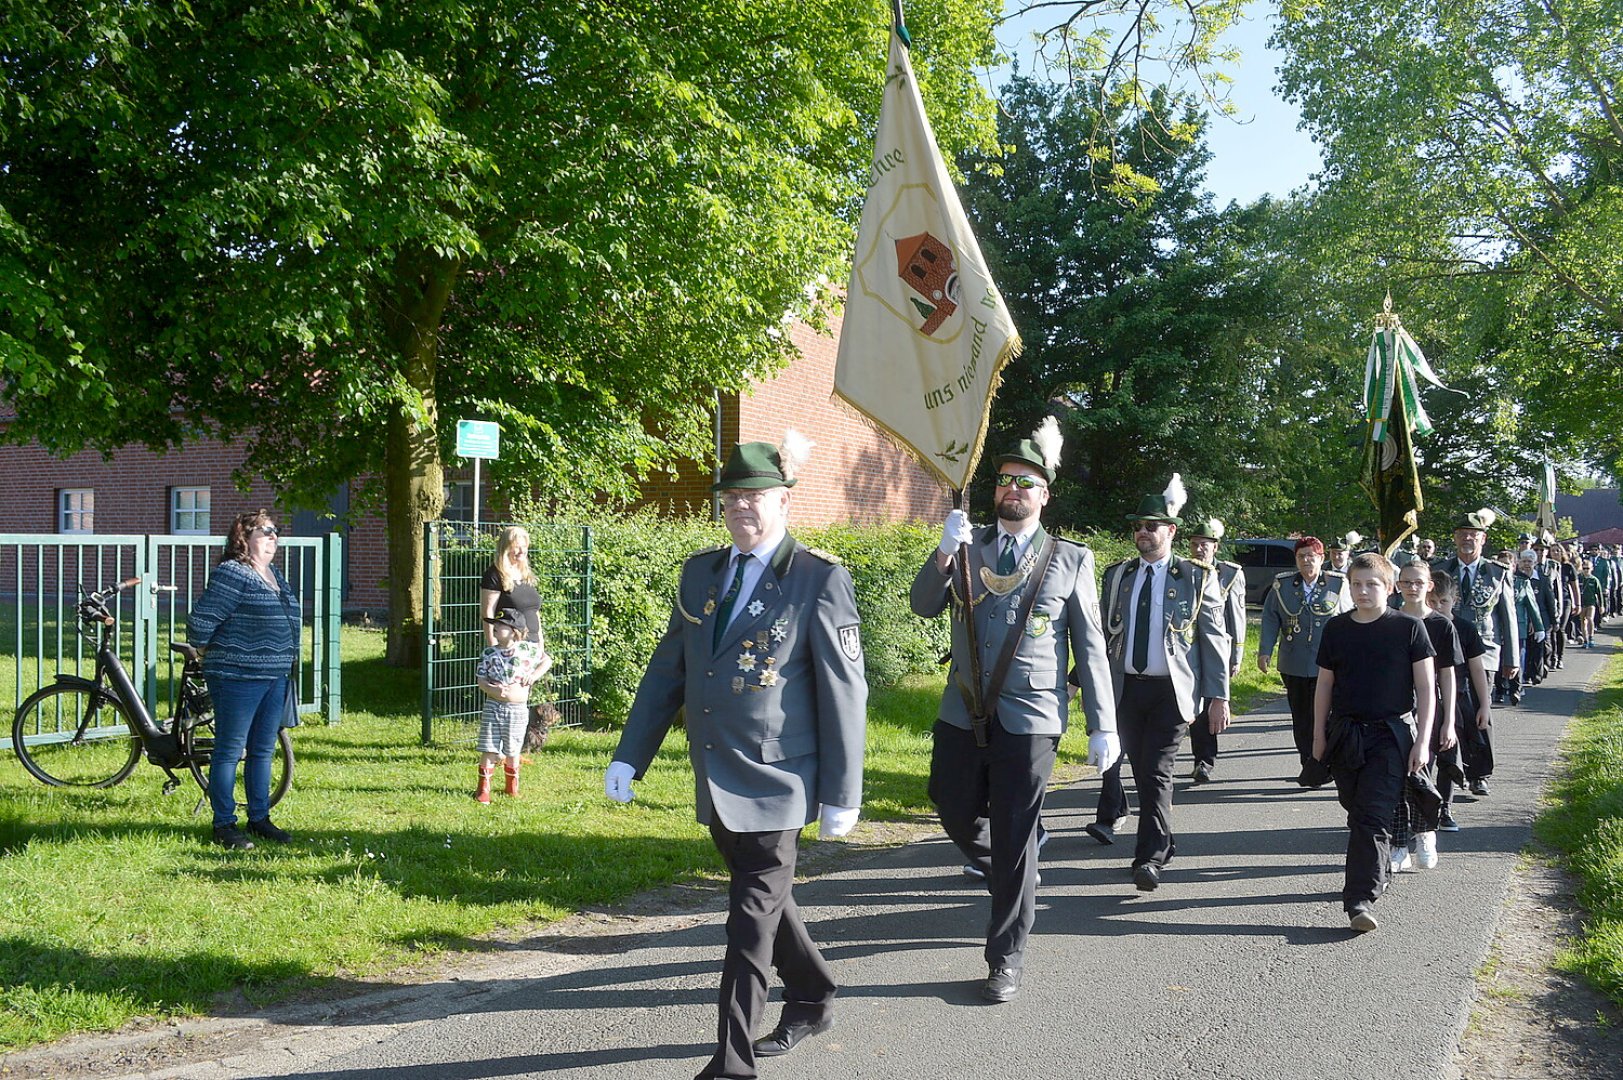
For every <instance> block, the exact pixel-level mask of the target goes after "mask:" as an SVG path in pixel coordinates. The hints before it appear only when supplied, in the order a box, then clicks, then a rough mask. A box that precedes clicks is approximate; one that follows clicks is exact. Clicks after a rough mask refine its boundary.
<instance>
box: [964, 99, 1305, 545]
mask: <svg viewBox="0 0 1623 1080" xmlns="http://www.w3.org/2000/svg"><path fill="white" fill-rule="evenodd" d="M1096 101H1097V95H1096V94H1095V93H1093V92H1091V91H1089V90H1087V89H1085V88H1080V87H1076V86H1060V85H1056V84H1052V83H1047V82H1042V81H1038V80H1032V79H1026V78H1016V79H1015V80H1013V81H1012V82H1010V83H1009V84H1008V85H1007V86H1006V87H1005V88H1004V94H1003V116H1002V124H1001V126H1000V131H999V138H1000V140H1001V141H1002V142H1003V143H1005V144H1006V147H1007V149H1006V152H1005V154H1004V155H1003V156H1002V157H1001V158H1000V159H999V161H998V162H997V168H996V170H993V169H991V168H988V167H986V163H981V165H982V167H981V168H979V169H977V170H975V171H974V172H973V173H972V177H971V180H970V182H969V185H968V200H969V203H970V205H971V206H972V208H973V209H972V211H971V213H972V215H973V217H974V219H975V221H976V223H977V225H978V227H979V230H980V232H979V236H980V239H981V242H982V245H983V247H984V248H985V249H986V252H987V259H988V261H989V263H990V264H991V269H992V273H993V277H994V278H995V280H997V282H998V283H999V288H1000V289H1001V290H1002V291H1003V293H1004V295H1005V297H1006V298H1007V299H1008V301H1009V304H1010V309H1011V312H1012V314H1013V316H1014V319H1015V324H1016V325H1017V326H1018V327H1019V328H1020V330H1021V333H1022V336H1023V339H1024V341H1025V352H1024V353H1023V354H1022V355H1021V356H1020V357H1019V358H1018V359H1017V360H1016V361H1015V362H1014V363H1013V364H1012V365H1011V366H1010V368H1009V369H1008V371H1007V373H1006V374H1005V377H1004V383H1003V389H1002V390H1001V391H1000V394H999V397H998V402H997V407H996V408H995V409H994V413H993V417H994V422H995V423H996V424H997V428H998V430H997V434H996V435H995V436H994V438H996V439H1000V440H1007V439H1010V438H1014V437H1018V436H1019V435H1021V434H1023V433H1024V432H1026V431H1029V430H1030V429H1031V427H1032V426H1033V424H1034V422H1035V420H1036V418H1037V417H1038V416H1040V415H1041V414H1042V413H1044V412H1048V411H1057V412H1059V413H1060V415H1061V416H1062V423H1063V426H1064V430H1065V434H1066V439H1067V447H1066V451H1065V461H1066V464H1065V473H1066V478H1067V483H1066V484H1065V485H1064V486H1062V487H1061V489H1060V492H1059V493H1057V498H1058V499H1059V503H1058V505H1057V506H1056V508H1055V516H1056V517H1057V518H1058V519H1060V520H1063V521H1065V522H1066V523H1068V524H1070V525H1072V526H1078V527H1094V526H1104V527H1116V526H1119V524H1120V521H1121V518H1122V515H1123V514H1124V513H1126V512H1128V511H1130V510H1131V509H1132V507H1133V506H1135V505H1136V504H1137V499H1138V496H1139V495H1140V494H1142V493H1143V492H1145V491H1150V490H1155V491H1159V490H1160V489H1161V487H1162V486H1163V485H1164V484H1165V482H1166V480H1167V478H1168V476H1169V475H1170V474H1171V472H1173V471H1174V470H1177V471H1180V472H1182V473H1183V474H1184V477H1185V479H1186V481H1188V482H1189V485H1190V489H1191V491H1192V492H1193V493H1194V497H1195V500H1196V507H1197V508H1199V509H1201V510H1202V511H1204V512H1209V513H1211V512H1216V513H1227V512H1229V511H1230V510H1231V509H1238V508H1240V507H1242V506H1243V505H1244V495H1243V489H1244V486H1245V477H1246V475H1247V465H1248V463H1249V460H1250V457H1251V450H1250V448H1249V445H1248V443H1249V440H1250V439H1251V437H1252V436H1253V434H1254V433H1255V432H1256V431H1257V430H1258V428H1259V426H1260V423H1261V416H1262V415H1263V406H1264V404H1265V400H1264V398H1263V396H1262V395H1261V394H1260V392H1259V391H1260V384H1259V379H1260V378H1262V377H1263V376H1264V375H1265V365H1264V364H1263V359H1264V357H1263V355H1262V353H1261V352H1260V351H1259V350H1260V349H1261V347H1262V346H1263V345H1264V344H1265V342H1264V340H1263V336H1262V335H1263V334H1264V333H1265V331H1266V330H1267V327H1268V323H1269V320H1270V319H1271V318H1272V316H1273V315H1274V314H1275V312H1274V308H1273V305H1274V298H1275V297H1276V296H1277V295H1278V286H1277V283H1276V282H1274V281H1273V272H1272V271H1271V270H1270V268H1269V266H1268V264H1267V262H1266V261H1265V260H1261V259H1257V258H1254V257H1252V255H1251V247H1252V245H1254V243H1255V242H1256V237H1257V232H1258V229H1259V228H1260V227H1261V226H1262V224H1263V223H1264V221H1265V220H1266V218H1267V215H1268V213H1269V211H1268V209H1267V208H1266V207H1263V208H1260V209H1258V208H1252V209H1245V208H1230V209H1229V210H1227V211H1218V210H1216V209H1214V208H1213V206H1212V203H1211V198H1210V196H1208V195H1206V194H1205V193H1204V192H1202V190H1201V169H1202V168H1203V166H1204V164H1205V162H1206V159H1207V154H1206V151H1205V149H1204V147H1203V146H1202V145H1201V144H1200V141H1199V136H1200V131H1201V127H1202V123H1203V121H1202V119H1201V116H1200V114H1199V112H1198V111H1197V110H1196V109H1195V108H1194V106H1193V105H1192V103H1190V102H1187V101H1186V102H1183V103H1181V104H1180V103H1178V102H1177V101H1175V100H1173V99H1171V98H1168V97H1166V96H1164V95H1162V96H1158V97H1156V98H1155V100H1154V101H1153V102H1152V106H1153V109H1154V110H1155V112H1156V113H1157V114H1158V115H1161V116H1173V115H1176V116H1177V117H1178V123H1177V124H1175V125H1173V126H1171V127H1168V128H1166V129H1164V130H1163V131H1162V134H1161V137H1160V138H1152V137H1149V136H1148V134H1147V131H1146V129H1145V128H1144V127H1143V126H1142V125H1141V124H1139V123H1138V120H1137V116H1136V110H1134V109H1133V108H1131V107H1128V106H1123V107H1121V108H1119V109H1116V110H1113V111H1112V112H1110V114H1109V115H1108V117H1107V118H1106V120H1105V122H1104V123H1101V122H1100V120H1099V118H1098V117H1097V116H1096V115H1095V103H1096ZM1102 128H1109V129H1110V130H1111V131H1112V132H1113V134H1112V140H1113V146H1112V148H1111V149H1110V150H1109V151H1108V152H1105V151H1100V152H1097V153H1094V154H1091V155H1089V154H1085V153H1081V152H1078V147H1079V146H1082V145H1085V144H1086V142H1087V140H1088V138H1089V137H1090V133H1092V132H1095V131H1098V130H1101V129H1102ZM1123 165H1125V166H1126V167H1127V168H1128V169H1129V170H1130V172H1131V175H1132V176H1133V177H1136V178H1137V182H1136V183H1135V184H1134V185H1132V186H1124V185H1123V184H1122V183H1121V182H1120V180H1121V177H1122V173H1121V171H1120V167H1121V166H1123ZM1107 189H1108V190H1107ZM994 445H995V444H994ZM1259 464H1266V463H1265V462H1264V463H1259Z"/></svg>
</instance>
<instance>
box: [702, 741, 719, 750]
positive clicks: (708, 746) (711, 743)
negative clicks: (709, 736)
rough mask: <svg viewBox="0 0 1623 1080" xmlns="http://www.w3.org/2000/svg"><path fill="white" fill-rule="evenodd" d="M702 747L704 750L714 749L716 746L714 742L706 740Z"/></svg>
mask: <svg viewBox="0 0 1623 1080" xmlns="http://www.w3.org/2000/svg"><path fill="white" fill-rule="evenodd" d="M704 748H705V749H706V750H714V749H715V748H716V744H715V743H713V742H707V743H705V744H704Z"/></svg>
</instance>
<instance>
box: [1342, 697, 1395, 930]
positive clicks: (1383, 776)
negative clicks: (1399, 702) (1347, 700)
mask: <svg viewBox="0 0 1623 1080" xmlns="http://www.w3.org/2000/svg"><path fill="white" fill-rule="evenodd" d="M1361 727H1362V733H1363V744H1364V746H1363V763H1362V764H1359V765H1357V766H1356V767H1351V768H1350V767H1348V766H1347V765H1346V764H1344V763H1342V762H1340V761H1334V760H1332V762H1331V764H1330V774H1331V775H1332V776H1333V777H1335V781H1336V797H1337V798H1338V799H1339V800H1340V801H1341V807H1342V809H1344V810H1346V811H1347V829H1348V835H1347V876H1346V881H1345V883H1344V884H1343V885H1342V888H1341V906H1342V908H1343V910H1345V911H1347V912H1348V913H1351V912H1353V911H1355V910H1357V909H1358V908H1359V907H1365V906H1368V905H1370V904H1373V903H1374V902H1375V901H1376V900H1378V899H1379V898H1380V895H1381V893H1382V892H1383V891H1384V890H1385V888H1386V882H1387V878H1388V877H1389V876H1390V875H1391V872H1392V868H1391V858H1392V832H1391V830H1392V815H1393V814H1394V813H1395V812H1396V811H1397V806H1398V799H1399V798H1400V797H1402V795H1403V786H1404V777H1405V776H1406V775H1407V774H1408V771H1409V750H1410V745H1411V744H1412V741H1413V736H1412V735H1410V734H1408V725H1407V724H1405V723H1403V721H1402V720H1396V721H1384V722H1377V723H1372V724H1363V725H1361ZM1395 727H1396V728H1402V729H1403V735H1402V737H1401V738H1400V737H1399V735H1398V734H1397V732H1396V731H1395V730H1394V728H1395ZM1331 756H1332V758H1334V757H1335V755H1334V754H1332V755H1331Z"/></svg>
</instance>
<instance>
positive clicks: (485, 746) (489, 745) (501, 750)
mask: <svg viewBox="0 0 1623 1080" xmlns="http://www.w3.org/2000/svg"><path fill="white" fill-rule="evenodd" d="M529 721H530V707H529V706H528V705H519V704H515V703H513V702H510V701H489V700H487V701H486V702H485V708H484V711H483V712H481V713H480V714H479V752H480V753H481V754H500V755H502V756H503V757H518V752H519V750H520V749H521V748H522V747H523V745H524V729H525V728H526V727H527V726H528V725H529Z"/></svg>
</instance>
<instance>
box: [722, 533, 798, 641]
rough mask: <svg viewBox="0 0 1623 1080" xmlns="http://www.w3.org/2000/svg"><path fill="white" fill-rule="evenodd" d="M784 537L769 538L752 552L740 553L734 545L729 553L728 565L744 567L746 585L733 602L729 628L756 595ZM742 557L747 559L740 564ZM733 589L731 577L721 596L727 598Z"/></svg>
mask: <svg viewBox="0 0 1623 1080" xmlns="http://www.w3.org/2000/svg"><path fill="white" fill-rule="evenodd" d="M784 535H785V533H783V532H780V533H778V534H777V535H776V536H769V537H767V538H766V539H765V540H762V541H761V542H760V543H759V544H757V545H755V548H754V550H752V551H739V550H738V545H737V544H734V545H733V547H732V550H731V551H729V552H728V553H727V560H728V565H729V566H739V567H742V568H743V569H742V571H741V572H742V573H743V575H744V584H743V585H741V586H740V587H739V589H738V599H737V600H735V601H733V610H732V611H730V612H728V613H727V626H731V625H733V620H734V619H737V618H738V613H739V612H741V611H743V610H744V607H745V605H747V604H748V603H749V599H750V597H752V596H754V595H755V587H756V586H757V585H759V584H760V583H761V575H762V574H764V573H766V568H767V567H768V566H771V565H772V556H773V555H775V554H777V551H778V545H780V544H782V543H783V538H784ZM740 555H745V556H747V558H745V559H744V560H743V561H742V562H739V561H738V557H739V556H740ZM732 587H733V579H732V576H731V575H729V576H728V578H727V580H726V581H725V582H724V583H723V584H722V587H721V595H723V596H726V595H727V592H728V590H730V589H731V588H732ZM722 629H723V630H726V629H727V627H726V626H724V627H722Z"/></svg>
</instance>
